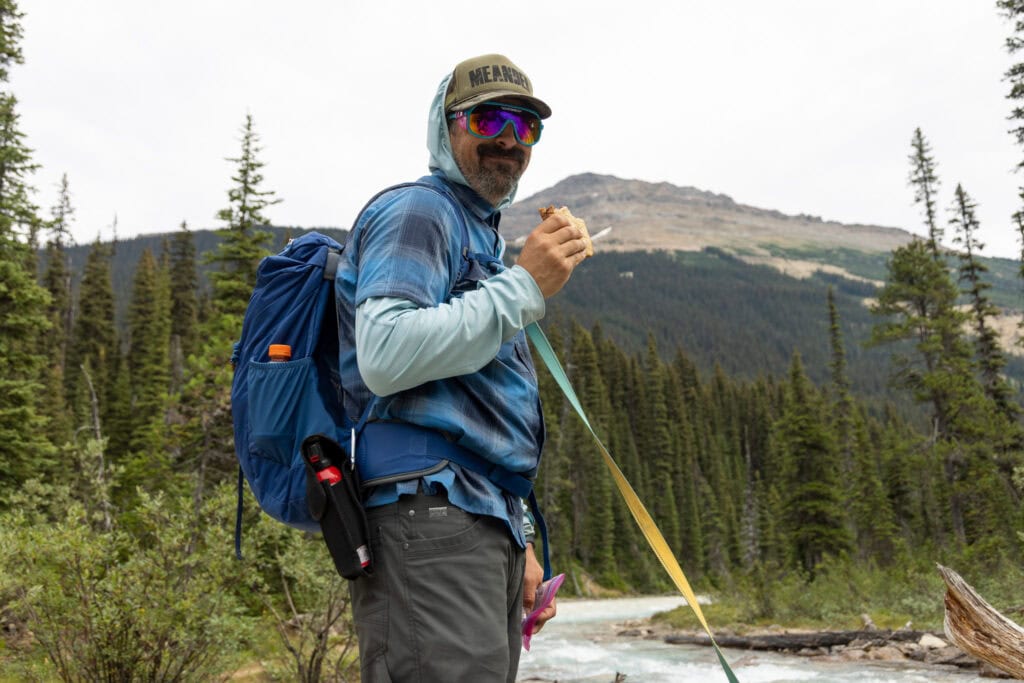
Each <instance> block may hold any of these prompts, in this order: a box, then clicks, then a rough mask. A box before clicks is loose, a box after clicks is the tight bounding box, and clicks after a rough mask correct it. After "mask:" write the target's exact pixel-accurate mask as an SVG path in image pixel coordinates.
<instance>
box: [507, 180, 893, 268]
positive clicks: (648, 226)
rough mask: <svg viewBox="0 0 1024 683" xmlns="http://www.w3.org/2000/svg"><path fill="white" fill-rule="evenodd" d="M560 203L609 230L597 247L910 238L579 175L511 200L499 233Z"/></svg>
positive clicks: (766, 248) (876, 247)
mask: <svg viewBox="0 0 1024 683" xmlns="http://www.w3.org/2000/svg"><path fill="white" fill-rule="evenodd" d="M548 204H554V205H555V206H561V205H566V206H568V207H569V208H571V209H572V211H573V213H574V214H576V215H578V216H581V217H583V218H584V219H585V220H586V221H587V226H588V228H589V229H590V231H591V232H592V233H597V232H598V231H599V230H602V229H604V228H605V227H606V226H612V232H611V233H610V234H609V236H608V237H607V238H605V239H602V240H601V241H600V248H601V250H602V251H636V250H643V251H648V250H658V249H666V250H682V251H698V250H700V249H703V248H705V247H719V248H723V249H728V250H735V251H736V252H737V253H739V254H743V255H746V256H760V257H768V256H770V255H771V254H772V251H773V250H774V249H778V248H783V249H853V250H857V251H863V252H867V253H880V252H890V251H892V250H893V249H895V248H896V247H898V246H900V245H903V244H906V243H907V242H908V241H910V239H911V238H912V235H911V234H910V233H909V232H907V231H905V230H900V229H897V228H883V227H877V226H871V225H844V224H842V223H834V222H830V221H823V220H822V219H821V218H818V217H816V216H808V215H805V214H801V215H798V216H787V215H786V214H783V213H780V212H778V211H773V210H768V209H759V208H756V207H752V206H747V205H745V204H738V203H736V202H735V201H733V200H732V198H731V197H729V196H728V195H724V194H715V193H713V192H705V191H703V190H698V189H696V188H693V187H677V186H675V185H672V184H670V183H649V182H644V181H640V180H623V179H621V178H616V177H614V176H609V175H597V174H594V173H583V174H580V175H574V176H570V177H568V178H566V179H565V180H563V181H561V182H560V183H558V184H557V185H554V186H553V187H551V188H549V189H546V190H543V191H542V192H538V193H537V194H535V195H533V196H531V197H529V198H526V199H523V200H520V201H518V202H516V203H515V204H514V205H513V206H511V207H510V208H509V209H507V210H506V211H505V212H503V215H502V231H503V233H505V235H506V238H508V239H511V240H514V239H516V238H517V237H520V236H523V235H525V234H526V233H527V232H529V231H530V230H531V229H532V228H533V226H535V225H536V224H537V222H538V216H537V209H538V208H539V207H541V206H547V205H548Z"/></svg>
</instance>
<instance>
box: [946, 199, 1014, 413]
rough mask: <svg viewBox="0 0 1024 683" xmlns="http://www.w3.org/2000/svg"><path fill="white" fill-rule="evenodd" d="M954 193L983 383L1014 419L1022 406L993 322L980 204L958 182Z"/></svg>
mask: <svg viewBox="0 0 1024 683" xmlns="http://www.w3.org/2000/svg"><path fill="white" fill-rule="evenodd" d="M955 197H956V198H955V200H954V204H953V206H952V207H951V209H950V213H951V218H950V222H951V223H952V225H953V228H954V230H955V235H954V237H953V243H954V244H956V245H958V246H959V247H960V251H959V252H958V255H957V256H958V259H959V262H960V267H959V274H960V283H961V284H962V285H963V292H964V294H966V295H967V297H968V300H969V301H970V305H971V313H970V318H971V327H972V328H973V330H974V334H975V337H974V348H975V356H976V357H977V359H978V369H979V370H980V372H981V382H982V386H983V387H984V390H985V394H986V395H987V396H988V397H989V398H990V399H992V401H993V402H994V403H995V404H996V407H997V408H998V410H999V412H1000V413H1001V414H1003V415H1004V416H1005V417H1006V418H1007V420H1008V421H1010V422H1013V421H1015V420H1016V418H1017V415H1018V413H1020V407H1019V406H1018V405H1017V404H1016V402H1015V401H1014V400H1013V390H1012V389H1011V388H1010V385H1009V383H1008V382H1007V381H1006V378H1005V377H1004V376H1003V369H1004V368H1005V367H1006V356H1005V355H1004V353H1003V349H1002V347H1001V346H1000V344H999V333H998V332H997V331H996V330H995V329H994V328H993V327H992V325H991V322H990V321H991V319H992V318H994V317H995V316H997V315H998V314H999V309H997V308H996V307H995V304H993V303H992V301H991V299H989V297H988V294H987V293H986V292H988V290H989V289H991V288H992V285H991V284H989V283H988V282H986V281H985V279H984V277H985V273H987V272H988V267H987V266H986V265H985V264H984V263H983V262H982V261H981V260H980V258H979V252H980V251H981V250H982V249H983V248H984V245H983V244H982V243H981V241H980V240H979V239H978V229H979V228H980V225H979V223H978V219H977V218H976V216H975V211H974V210H975V209H976V208H977V205H976V204H975V203H974V202H973V201H972V200H971V198H970V196H969V195H968V194H967V192H965V191H964V189H963V187H962V186H961V185H959V184H958V185H957V186H956V193H955Z"/></svg>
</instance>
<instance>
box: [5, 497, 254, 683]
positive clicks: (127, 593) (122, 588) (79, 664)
mask: <svg viewBox="0 0 1024 683" xmlns="http://www.w3.org/2000/svg"><path fill="white" fill-rule="evenodd" d="M140 501H141V502H140V506H139V508H138V509H137V510H135V511H134V514H133V523H134V526H135V529H134V532H135V533H132V534H129V533H127V532H126V531H125V530H124V529H121V528H119V527H118V525H117V524H116V522H115V523H114V524H113V526H112V527H111V528H110V530H109V531H103V530H97V529H96V528H95V525H94V524H93V523H92V520H90V518H89V515H88V514H87V513H86V511H85V510H84V509H83V508H82V507H81V506H79V505H71V506H70V507H69V509H68V510H67V512H66V514H65V516H64V518H63V519H62V520H60V521H58V522H56V523H41V522H39V521H38V520H33V521H29V520H27V519H26V518H25V517H24V515H21V514H10V515H8V517H7V518H6V519H4V520H3V523H2V524H0V594H2V595H6V596H7V597H8V599H9V600H10V601H9V603H8V605H7V608H8V610H9V611H10V612H11V613H12V614H14V615H16V617H17V618H18V619H20V620H22V621H23V622H24V623H26V624H27V626H28V628H29V629H30V630H31V631H32V633H33V634H34V637H35V640H36V641H37V643H38V646H39V647H40V648H41V649H42V650H43V651H44V652H45V655H46V658H47V659H48V660H49V661H50V663H51V664H52V666H53V667H54V669H56V674H57V676H58V677H59V678H60V679H61V680H63V681H104V682H109V681H126V682H127V681H183V680H209V679H211V678H214V677H216V676H217V675H218V674H220V673H221V672H223V671H224V669H225V667H226V666H228V663H229V661H230V660H231V659H232V658H233V657H234V655H235V652H236V651H237V649H238V647H239V645H240V644H241V642H242V641H243V640H244V638H245V636H246V635H247V632H248V622H249V620H248V619H247V618H246V617H245V616H244V615H243V614H242V611H241V608H240V602H239V600H238V597H237V595H236V593H235V592H234V591H233V590H232V588H233V587H234V586H237V584H238V581H239V577H240V571H241V567H240V565H239V563H237V562H235V561H234V558H233V556H232V555H231V553H230V551H229V550H228V549H229V548H230V530H229V528H226V525H225V524H223V523H222V520H221V519H219V518H218V514H217V512H216V511H215V510H213V509H211V508H210V507H209V506H208V507H207V508H205V509H204V510H203V511H202V512H200V513H199V514H198V515H196V514H193V513H192V511H191V510H190V509H189V506H190V502H189V501H185V500H183V501H181V504H180V505H178V506H177V507H176V506H175V505H174V504H172V502H171V501H167V500H165V499H164V498H163V497H162V496H156V497H149V496H147V495H145V494H143V493H140Z"/></svg>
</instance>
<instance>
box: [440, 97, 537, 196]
mask: <svg viewBox="0 0 1024 683" xmlns="http://www.w3.org/2000/svg"><path fill="white" fill-rule="evenodd" d="M499 101H500V100H499ZM448 130H449V131H450V137H451V143H452V155H453V156H454V157H455V163H456V164H457V165H458V167H459V170H460V171H462V175H463V177H464V178H465V179H466V182H467V183H469V186H470V187H471V188H473V189H474V190H476V192H477V194H479V195H480V196H481V197H483V198H484V199H486V200H487V201H489V202H490V203H491V206H497V205H498V204H499V203H501V200H503V199H504V198H505V197H507V196H508V195H509V193H510V192H512V189H513V188H514V187H515V186H516V183H517V182H519V178H520V177H521V176H522V175H523V172H524V171H525V170H526V167H527V166H528V165H529V164H530V152H531V150H532V147H527V146H526V145H522V144H520V143H519V141H518V140H516V136H515V132H514V131H513V130H512V126H511V125H507V126H505V129H504V130H503V131H501V133H500V134H499V135H498V136H497V137H493V138H489V139H486V140H484V139H482V138H478V137H476V136H474V135H472V134H471V133H470V132H469V131H467V130H466V129H465V128H464V127H463V125H462V123H461V122H460V121H459V120H456V121H454V122H453V125H451V126H449V128H448Z"/></svg>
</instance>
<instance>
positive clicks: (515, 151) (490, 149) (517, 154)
mask: <svg viewBox="0 0 1024 683" xmlns="http://www.w3.org/2000/svg"><path fill="white" fill-rule="evenodd" d="M476 153H477V154H478V155H479V156H480V157H485V156H493V157H498V158H500V159H512V160H513V161H518V162H519V164H520V165H522V163H523V162H525V161H526V153H525V152H523V150H521V149H519V148H518V147H512V148H510V149H503V148H502V147H501V146H499V145H496V144H494V143H488V144H482V145H480V146H479V147H477V149H476Z"/></svg>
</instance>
